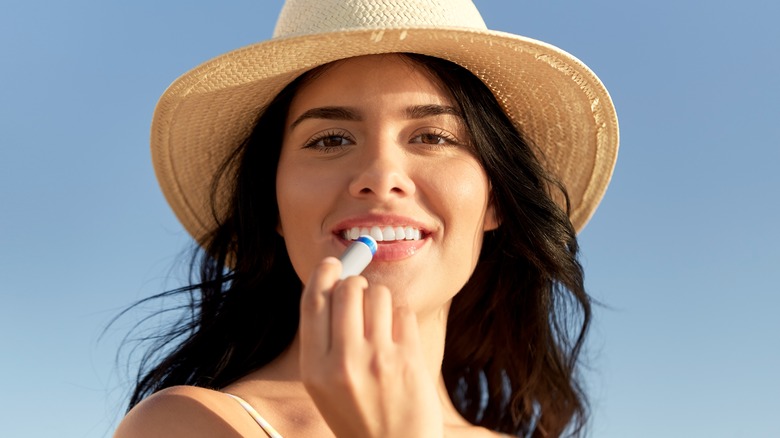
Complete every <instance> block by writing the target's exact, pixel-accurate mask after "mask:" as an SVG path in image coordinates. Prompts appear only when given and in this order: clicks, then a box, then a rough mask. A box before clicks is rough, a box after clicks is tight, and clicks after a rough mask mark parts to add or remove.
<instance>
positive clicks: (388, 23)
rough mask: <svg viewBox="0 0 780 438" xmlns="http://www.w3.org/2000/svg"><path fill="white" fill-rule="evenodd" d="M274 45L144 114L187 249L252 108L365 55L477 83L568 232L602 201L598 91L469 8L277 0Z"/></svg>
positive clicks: (602, 103) (594, 83)
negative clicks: (444, 66) (531, 160)
mask: <svg viewBox="0 0 780 438" xmlns="http://www.w3.org/2000/svg"><path fill="white" fill-rule="evenodd" d="M274 35H275V36H274V38H273V39H271V40H268V41H265V42H261V43H257V44H254V45H250V46H247V47H244V48H241V49H238V50H235V51H232V52H229V53H226V54H224V55H221V56H219V57H217V58H215V59H212V60H211V61H208V62H206V63H204V64H202V65H201V66H199V67H197V68H195V69H193V70H191V71H189V72H187V73H185V74H184V75H183V76H181V77H180V78H179V79H177V80H176V81H175V82H174V83H173V84H171V86H170V87H169V88H168V89H167V90H166V91H165V93H164V94H163V96H162V97H161V98H160V101H159V103H158V105H157V108H156V110H155V114H154V119H153V122H152V133H151V147H152V159H153V163H154V167H155V171H156V174H157V178H158V181H159V183H160V186H161V188H162V191H163V193H164V195H165V197H166V199H167V200H168V202H169V204H170V205H171V207H172V208H173V210H174V212H175V213H176V215H177V217H178V218H179V220H180V221H181V222H182V224H183V225H184V227H185V228H186V229H187V230H188V231H189V232H190V234H192V236H193V237H195V238H196V239H198V240H200V239H201V237H202V236H203V235H204V234H205V233H206V232H207V231H208V230H210V228H212V227H213V223H212V219H211V208H210V206H209V193H210V185H211V179H212V176H213V175H214V173H215V172H216V169H217V168H218V167H219V165H220V164H221V163H222V162H223V160H224V159H225V157H226V156H227V154H228V153H229V152H230V151H232V150H233V149H234V148H235V147H236V145H238V144H239V143H240V142H241V141H243V140H244V139H245V138H246V136H247V135H248V134H249V132H250V130H251V128H252V125H253V123H254V121H255V120H256V118H257V116H258V114H259V111H260V110H261V108H263V107H264V106H265V105H266V104H267V103H268V102H269V101H270V100H271V99H272V98H273V97H274V96H275V95H276V94H277V93H278V92H279V91H281V89H282V88H284V86H285V85H287V84H288V83H289V82H291V81H292V80H293V79H294V78H295V77H297V76H298V75H300V74H301V73H303V72H305V71H307V70H310V69H311V68H313V67H316V66H318V65H322V64H325V63H328V62H331V61H335V60H338V59H343V58H348V57H353V56H360V55H368V54H380V53H393V52H412V53H420V54H425V55H430V56H435V57H439V58H443V59H447V60H450V61H453V62H455V63H457V64H459V65H461V66H463V67H465V68H467V69H468V70H470V71H471V72H472V73H474V74H475V75H476V76H477V77H479V78H480V79H481V80H482V81H483V82H485V84H487V86H488V87H489V88H490V89H491V90H492V91H493V93H494V94H495V96H496V98H497V99H498V101H499V103H500V104H501V105H502V107H503V108H504V109H505V111H506V112H507V114H508V115H509V117H510V118H511V119H512V120H513V121H514V123H515V124H516V125H517V126H518V127H519V129H520V131H521V132H523V133H524V135H525V136H526V138H528V139H529V140H530V141H531V142H532V143H533V144H534V145H536V146H538V148H539V151H538V154H539V156H540V159H541V160H542V162H543V164H545V165H546V166H547V168H548V169H550V170H551V171H552V172H553V174H555V175H556V176H557V177H558V178H559V179H560V180H561V181H562V182H563V183H564V184H565V186H566V188H567V190H568V191H569V195H570V198H571V206H572V210H571V214H570V217H571V220H572V223H573V224H574V226H575V228H576V229H577V230H581V229H582V227H584V225H585V224H586V222H587V221H588V219H589V218H590V217H591V215H592V214H593V212H594V211H595V209H596V207H597V205H598V203H599V202H600V200H601V198H602V196H603V195H604V192H605V191H606V188H607V185H608V183H609V180H610V178H611V175H612V169H613V167H614V165H615V160H616V158H617V151H618V123H617V116H616V114H615V109H614V106H613V104H612V100H611V99H610V97H609V94H608V93H607V90H606V89H605V87H604V86H603V84H602V83H601V82H600V81H599V79H598V78H597V77H596V75H595V74H594V73H593V72H592V71H591V70H590V69H588V68H587V67H586V66H585V65H584V64H583V63H581V62H580V61H578V60H577V59H576V58H574V57H573V56H571V55H569V54H568V53H566V52H564V51H562V50H560V49H558V48H556V47H554V46H551V45H548V44H546V43H543V42H540V41H536V40H532V39H529V38H525V37H522V36H517V35H513V34H508V33H504V32H498V31H491V30H488V29H486V28H485V24H484V21H483V20H482V18H481V17H480V15H479V12H478V11H477V10H476V9H475V7H474V5H473V4H472V2H471V1H470V0H440V1H437V0H407V1H390V0H386V1H385V0H351V1H350V0H346V1H343V0H342V1H337V0H288V2H287V3H286V4H285V6H284V8H283V10H282V13H281V15H280V18H279V21H278V23H277V26H276V30H275V33H274ZM227 189H228V188H227V187H225V188H223V190H227ZM223 199H224V197H223ZM219 208H224V206H219Z"/></svg>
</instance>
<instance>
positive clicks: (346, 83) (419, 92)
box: [290, 54, 452, 113]
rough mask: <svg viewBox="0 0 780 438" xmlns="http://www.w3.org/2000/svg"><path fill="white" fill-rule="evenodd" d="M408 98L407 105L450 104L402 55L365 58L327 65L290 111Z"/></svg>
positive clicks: (431, 78)
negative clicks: (310, 107)
mask: <svg viewBox="0 0 780 438" xmlns="http://www.w3.org/2000/svg"><path fill="white" fill-rule="evenodd" d="M387 97H390V98H401V99H410V100H409V103H410V104H412V103H421V102H424V103H432V104H452V99H451V98H450V96H449V93H448V92H447V91H446V89H445V88H444V87H443V86H442V84H441V83H440V82H439V80H438V79H437V78H435V76H434V75H433V74H432V73H431V72H430V71H429V70H428V68H426V67H424V66H423V65H421V64H420V63H419V62H417V61H414V60H412V59H410V58H408V57H405V56H404V55H399V54H386V55H367V56H360V57H355V58H348V59H344V60H340V61H336V62H333V63H331V64H327V65H325V66H323V67H320V68H319V69H317V70H316V71H314V72H313V73H312V75H311V77H310V78H309V79H307V80H305V81H304V83H303V85H302V86H301V87H300V88H299V89H298V91H297V92H296V94H295V98H294V99H293V101H292V105H291V107H290V112H291V113H294V112H295V110H296V108H298V109H300V108H299V107H300V106H310V105H313V106H316V105H325V104H327V105H355V104H360V103H361V102H372V101H376V100H377V99H383V98H387Z"/></svg>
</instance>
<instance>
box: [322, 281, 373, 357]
mask: <svg viewBox="0 0 780 438" xmlns="http://www.w3.org/2000/svg"><path fill="white" fill-rule="evenodd" d="M367 287H368V281H367V280H366V279H365V277H361V276H352V277H347V278H346V279H344V280H342V281H341V282H339V283H338V284H337V285H336V287H335V288H334V289H333V294H332V296H331V351H332V352H334V353H336V354H345V353H347V352H349V351H351V350H353V349H354V348H356V347H358V346H362V345H363V339H364V338H363V293H364V291H365V289H366V288H367Z"/></svg>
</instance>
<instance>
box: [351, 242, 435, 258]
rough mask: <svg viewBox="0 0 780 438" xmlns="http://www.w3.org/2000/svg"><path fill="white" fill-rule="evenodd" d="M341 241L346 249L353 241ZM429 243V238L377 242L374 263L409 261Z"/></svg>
mask: <svg viewBox="0 0 780 438" xmlns="http://www.w3.org/2000/svg"><path fill="white" fill-rule="evenodd" d="M339 241H341V243H342V244H343V245H344V247H345V248H346V247H347V246H349V245H350V244H351V243H352V241H351V240H345V239H342V238H340V237H339ZM427 243H428V238H427V237H426V238H423V239H420V240H394V241H392V242H377V249H376V254H374V258H373V261H375V262H394V261H398V260H403V259H407V258H409V257H411V256H413V255H415V254H417V252H418V251H420V249H422V247H423V246H425V245H426V244H427Z"/></svg>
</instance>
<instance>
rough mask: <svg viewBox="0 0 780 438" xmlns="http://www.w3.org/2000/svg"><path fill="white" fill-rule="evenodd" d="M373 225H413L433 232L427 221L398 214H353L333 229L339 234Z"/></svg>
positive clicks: (425, 232) (426, 231) (426, 232)
mask: <svg viewBox="0 0 780 438" xmlns="http://www.w3.org/2000/svg"><path fill="white" fill-rule="evenodd" d="M373 226H390V227H412V228H417V229H419V230H420V231H421V232H422V233H423V235H426V234H429V233H430V232H431V227H430V226H428V225H426V224H425V223H423V222H421V221H419V220H416V219H412V218H410V217H408V216H403V215H398V214H375V213H373V214H364V215H359V216H352V217H349V218H347V219H344V220H341V221H340V222H338V223H337V224H336V225H335V226H334V227H333V229H332V232H333V233H334V234H339V233H341V232H342V231H344V230H348V229H350V228H353V227H367V228H370V227H373Z"/></svg>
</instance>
